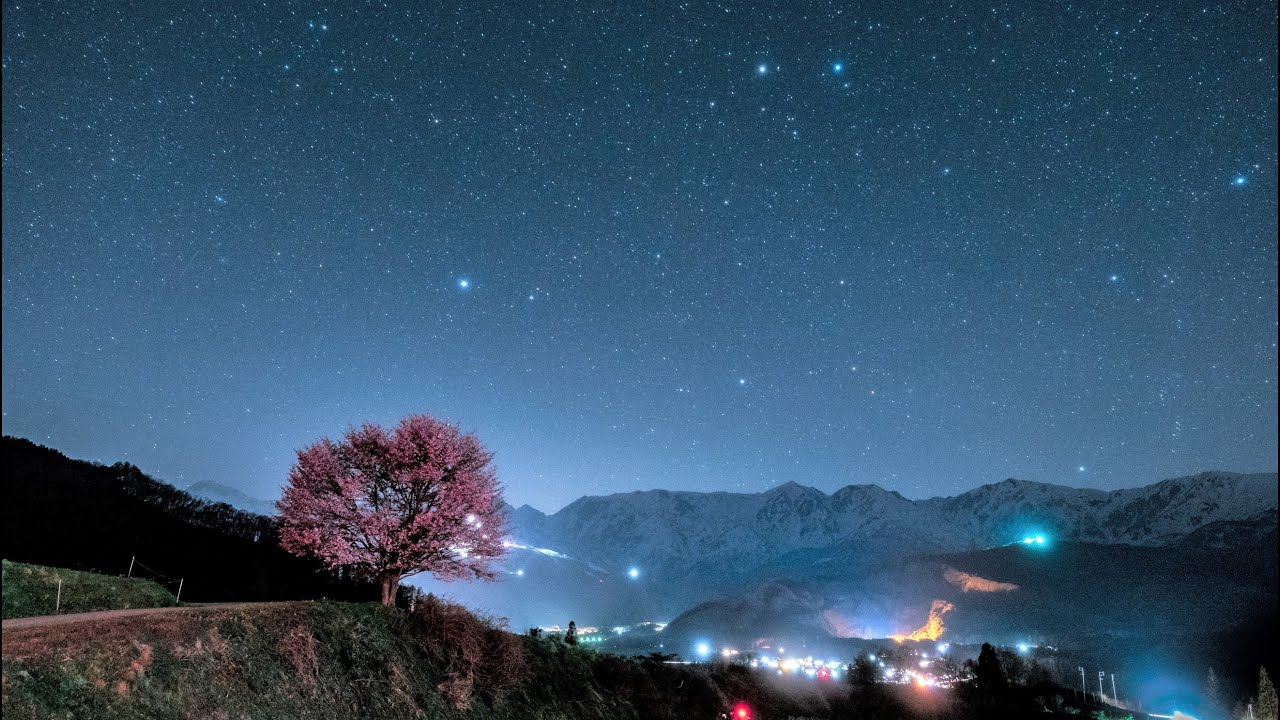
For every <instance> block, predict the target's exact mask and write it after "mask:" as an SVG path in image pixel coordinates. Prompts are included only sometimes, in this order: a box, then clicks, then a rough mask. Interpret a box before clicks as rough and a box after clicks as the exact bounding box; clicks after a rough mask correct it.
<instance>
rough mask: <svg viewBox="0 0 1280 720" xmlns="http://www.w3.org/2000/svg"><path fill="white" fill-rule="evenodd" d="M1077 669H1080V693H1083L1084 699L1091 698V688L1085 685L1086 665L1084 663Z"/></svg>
mask: <svg viewBox="0 0 1280 720" xmlns="http://www.w3.org/2000/svg"><path fill="white" fill-rule="evenodd" d="M1077 669H1078V670H1079V671H1080V695H1081V696H1082V697H1083V698H1084V699H1086V700H1088V699H1089V689H1088V688H1086V687H1085V685H1084V666H1083V665H1081V666H1080V667H1079V668H1077Z"/></svg>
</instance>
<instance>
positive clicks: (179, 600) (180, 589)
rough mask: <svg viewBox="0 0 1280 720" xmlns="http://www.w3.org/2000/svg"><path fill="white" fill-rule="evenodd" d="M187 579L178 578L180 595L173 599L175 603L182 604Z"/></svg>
mask: <svg viewBox="0 0 1280 720" xmlns="http://www.w3.org/2000/svg"><path fill="white" fill-rule="evenodd" d="M184 580H186V578H178V595H177V597H175V598H174V599H173V601H174V602H182V582H183V581H184Z"/></svg>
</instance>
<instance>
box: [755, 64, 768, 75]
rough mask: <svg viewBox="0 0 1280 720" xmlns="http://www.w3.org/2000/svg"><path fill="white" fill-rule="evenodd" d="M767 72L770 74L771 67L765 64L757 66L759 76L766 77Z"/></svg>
mask: <svg viewBox="0 0 1280 720" xmlns="http://www.w3.org/2000/svg"><path fill="white" fill-rule="evenodd" d="M767 72H769V66H768V65H765V64H764V63H760V64H759V65H757V66H756V73H757V74H759V75H764V74H765V73H767Z"/></svg>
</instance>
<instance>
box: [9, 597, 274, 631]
mask: <svg viewBox="0 0 1280 720" xmlns="http://www.w3.org/2000/svg"><path fill="white" fill-rule="evenodd" d="M287 604H289V603H288V602H282V603H281V602H244V603H200V604H198V605H181V606H178V607H163V608H130V609H128V610H99V611H98V612H88V613H71V614H67V615H40V616H37V617H25V618H12V619H9V620H5V621H4V622H3V623H0V630H2V631H3V632H6V633H8V632H11V631H14V630H25V629H27V628H43V627H55V626H61V625H74V624H76V623H86V622H102V621H104V620H115V619H118V618H126V617H138V616H153V615H174V614H179V613H190V612H197V611H201V610H227V609H234V608H247V607H261V606H271V605H274V606H280V605H287Z"/></svg>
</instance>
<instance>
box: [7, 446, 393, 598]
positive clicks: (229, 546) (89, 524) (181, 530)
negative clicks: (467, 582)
mask: <svg viewBox="0 0 1280 720" xmlns="http://www.w3.org/2000/svg"><path fill="white" fill-rule="evenodd" d="M0 458H3V467H4V478H3V480H2V481H0V482H3V487H4V494H3V502H0V528H3V529H2V530H0V533H2V535H0V537H3V538H4V556H5V558H6V559H9V560H15V561H18V562H29V563H37V564H41V565H52V566H55V567H65V568H72V569H76V570H91V571H95V572H100V573H106V574H114V575H123V574H125V572H126V571H127V570H128V567H129V559H130V557H132V556H135V555H136V556H137V558H138V560H139V562H141V563H143V564H144V565H145V567H146V568H153V569H154V571H155V572H156V573H163V574H165V575H168V576H172V577H175V578H177V577H182V578H184V584H183V588H182V599H183V600H184V601H192V602H201V601H206V602H219V601H233V600H295V599H309V598H317V597H328V598H333V599H338V600H362V601H363V600H373V599H376V598H377V597H378V591H377V588H376V587H375V586H374V585H373V584H372V583H366V582H360V581H352V580H349V579H341V578H339V577H337V576H336V575H334V574H333V573H329V572H327V571H325V570H324V569H323V568H322V567H321V566H320V564H319V563H318V562H315V561H313V560H310V559H303V558H299V557H295V556H293V555H290V554H289V553H286V552H285V551H284V550H282V549H281V548H280V538H279V532H278V528H277V521H276V519H275V518H268V517H264V516H261V515H255V514H252V513H246V512H243V511H240V510H236V509H235V508H233V507H231V506H230V505H226V504H223V503H210V502H206V501H204V500H199V499H197V498H194V497H192V496H191V495H188V494H187V493H186V492H183V491H182V490H179V489H177V488H175V487H173V486H172V485H168V484H166V483H163V482H160V481H158V480H155V479H153V478H151V477H149V476H147V475H146V474H144V473H143V472H142V471H141V470H139V469H138V468H137V467H135V466H133V465H130V464H128V463H116V464H115V465H111V466H105V465H99V464H97V463H91V462H85V461H82V460H73V459H71V458H68V457H66V456H65V455H63V454H62V453H60V452H58V451H56V450H52V449H50V448H46V447H44V446H42V445H37V444H35V443H33V442H31V441H29V440H25V439H22V438H15V437H9V436H5V437H4V438H3V441H2V442H0ZM135 575H139V576H142V577H154V575H153V574H152V573H150V572H149V571H148V570H146V569H144V568H142V567H135ZM162 579H163V578H162ZM173 589H174V588H173V587H170V590H171V591H172V590H173Z"/></svg>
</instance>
